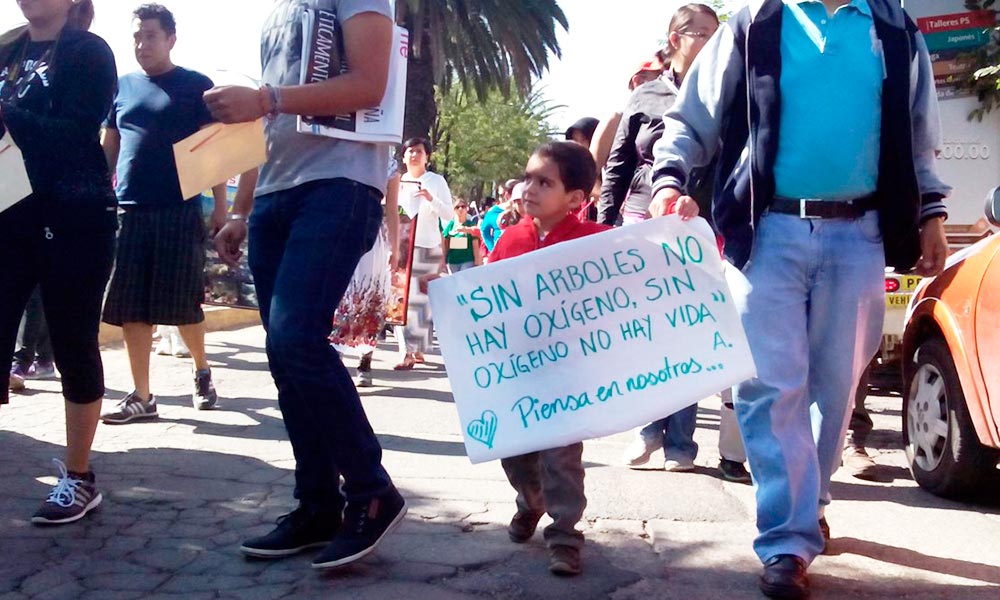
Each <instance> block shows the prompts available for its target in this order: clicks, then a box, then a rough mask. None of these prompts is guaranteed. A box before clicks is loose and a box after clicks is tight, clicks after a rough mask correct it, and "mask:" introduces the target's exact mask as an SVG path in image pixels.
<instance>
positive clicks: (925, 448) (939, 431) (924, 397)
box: [906, 364, 948, 471]
mask: <svg viewBox="0 0 1000 600" xmlns="http://www.w3.org/2000/svg"><path fill="white" fill-rule="evenodd" d="M907 413H908V414H907V419H906V428H907V433H908V434H909V439H910V451H911V455H912V456H913V462H914V463H916V465H917V466H918V467H920V469H921V470H923V471H933V470H934V469H935V468H937V466H938V464H940V462H941V457H942V456H943V455H944V450H945V444H947V442H948V399H947V393H946V392H945V385H944V377H942V376H941V372H940V371H939V370H938V369H937V368H936V367H935V366H933V365H930V364H925V365H921V366H920V368H919V369H917V372H916V374H915V375H914V376H913V386H912V388H911V391H910V401H909V409H908V411H907Z"/></svg>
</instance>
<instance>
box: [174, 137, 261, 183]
mask: <svg viewBox="0 0 1000 600" xmlns="http://www.w3.org/2000/svg"><path fill="white" fill-rule="evenodd" d="M266 160H267V148H266V145H265V142H264V120H263V119H257V120H256V121H254V122H252V123H234V124H231V125H224V124H222V123H214V124H212V125H209V126H208V127H206V128H205V129H202V130H201V131H199V132H197V133H195V134H194V135H191V136H189V137H186V138H184V139H183V140H181V141H179V142H177V143H176V144H174V161H175V162H176V163H177V177H178V178H179V179H180V184H181V194H183V196H184V198H192V197H194V196H197V195H198V194H200V193H202V192H204V191H206V190H209V189H211V188H212V187H213V186H216V185H219V184H220V183H225V182H227V181H229V178H230V177H233V176H234V175H239V174H240V173H243V172H245V171H249V170H251V169H254V168H256V167H259V166H260V165H262V164H264V162H265V161H266Z"/></svg>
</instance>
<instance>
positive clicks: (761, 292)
mask: <svg viewBox="0 0 1000 600" xmlns="http://www.w3.org/2000/svg"><path fill="white" fill-rule="evenodd" d="M884 271H885V262H884V258H883V251H882V239H881V236H880V234H879V228H878V216H877V215H876V213H875V212H874V211H869V212H868V213H866V214H865V215H864V216H863V217H862V218H860V219H855V220H850V219H831V220H812V219H800V218H799V217H797V216H794V215H786V214H776V213H767V214H765V215H764V216H763V218H762V219H761V222H760V224H759V225H758V227H757V231H756V238H755V242H754V249H753V253H752V255H751V257H750V262H748V263H747V265H746V267H745V268H744V274H745V275H746V276H747V279H748V280H749V283H750V287H749V289H748V290H744V291H743V292H742V293H740V292H737V291H735V290H734V302H735V303H736V306H737V308H738V309H739V311H740V314H741V317H742V320H743V326H744V328H745V329H746V333H747V338H748V340H749V342H750V351H751V353H752V354H753V358H754V362H755V363H756V365H757V377H756V378H754V379H751V380H748V381H745V382H743V383H741V384H739V385H738V386H736V390H735V391H736V398H735V404H736V414H737V417H738V418H739V423H740V430H741V431H742V433H743V439H744V442H745V443H746V449H747V457H748V459H749V461H750V470H751V471H752V472H753V477H754V483H755V485H756V494H757V529H758V532H759V534H758V536H757V539H756V540H755V541H754V550H755V551H756V552H757V555H758V556H759V557H760V559H761V561H763V562H766V561H767V560H769V559H770V558H772V557H774V556H776V555H778V554H794V555H796V556H799V557H801V558H802V559H804V560H805V561H806V562H807V563H808V562H810V561H812V559H813V558H815V557H816V555H817V554H819V553H820V552H821V551H822V549H823V537H822V534H821V533H820V529H819V524H818V520H819V518H820V517H821V516H822V511H823V508H824V507H825V506H826V505H827V504H829V502H830V476H831V475H833V472H834V471H835V470H836V469H837V467H838V466H839V465H840V456H841V452H842V450H843V443H844V434H845V431H846V428H847V419H848V417H849V416H850V408H851V406H853V401H854V389H855V387H856V386H857V383H858V378H859V377H860V376H861V373H862V371H863V370H864V368H865V366H866V365H867V363H868V361H869V359H871V357H872V356H873V355H874V353H875V350H876V348H877V347H878V343H879V338H880V336H881V332H882V319H883V317H884V306H885V304H884V303H885V300H884V287H883V286H884V283H883V279H884V275H885V273H884Z"/></svg>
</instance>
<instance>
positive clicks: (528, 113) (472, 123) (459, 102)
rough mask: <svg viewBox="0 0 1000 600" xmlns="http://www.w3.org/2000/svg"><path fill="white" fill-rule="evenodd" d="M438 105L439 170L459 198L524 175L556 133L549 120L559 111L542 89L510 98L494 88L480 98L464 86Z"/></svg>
mask: <svg viewBox="0 0 1000 600" xmlns="http://www.w3.org/2000/svg"><path fill="white" fill-rule="evenodd" d="M437 103H438V107H439V109H438V110H439V112H438V118H437V121H436V123H435V124H434V128H433V131H432V136H431V137H432V141H433V142H434V146H435V153H434V162H435V166H436V167H437V170H438V172H440V173H441V174H442V175H444V176H445V177H446V178H447V179H448V182H449V185H450V186H451V189H452V192H453V193H454V194H456V195H460V196H463V197H466V198H468V199H470V200H478V199H479V198H481V197H483V196H484V195H488V194H489V193H490V191H491V188H492V186H493V185H494V184H495V183H498V182H503V181H506V180H507V179H510V178H512V177H517V176H519V175H520V174H521V173H522V172H523V171H524V165H525V163H527V161H528V157H529V156H530V155H531V152H532V151H533V150H534V149H535V148H536V147H537V146H538V145H539V144H541V143H542V142H544V141H546V140H547V139H548V137H549V136H550V135H551V134H552V133H553V131H552V129H551V128H550V127H549V125H548V123H547V120H548V118H549V116H550V115H551V114H552V111H553V110H554V109H555V108H557V107H554V106H552V105H550V104H549V103H548V102H547V101H546V100H544V99H543V98H542V96H541V94H540V93H539V92H537V91H536V92H529V93H528V94H525V95H522V94H521V93H520V92H517V91H516V90H513V91H511V92H510V94H509V95H508V96H506V97H505V95H504V94H503V93H502V92H501V91H500V90H498V89H493V90H488V91H487V92H486V95H485V96H484V97H483V99H482V100H480V99H479V97H478V96H476V95H472V94H470V93H468V92H466V91H465V90H463V89H462V88H461V87H459V86H455V87H452V88H450V89H448V90H443V89H439V90H438V96H437Z"/></svg>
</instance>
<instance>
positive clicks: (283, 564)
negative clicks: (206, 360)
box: [0, 327, 1000, 600]
mask: <svg viewBox="0 0 1000 600" xmlns="http://www.w3.org/2000/svg"><path fill="white" fill-rule="evenodd" d="M262 345H263V332H262V330H261V329H260V328H259V327H251V328H246V329H241V330H237V331H228V332H216V333H212V334H210V335H209V352H210V355H211V359H212V361H213V366H214V373H215V379H216V385H217V387H218V389H219V391H220V393H221V395H222V397H223V401H222V404H221V407H220V409H219V410H216V411H211V412H198V411H195V410H194V409H192V408H191V406H190V401H189V400H188V397H187V396H186V394H188V393H190V391H189V388H190V385H191V383H190V371H189V369H190V366H189V363H188V362H187V361H184V360H181V359H176V358H173V357H154V359H153V389H154V393H158V394H159V395H160V418H159V419H158V420H157V421H155V422H148V423H135V424H130V425H126V426H118V427H112V426H101V427H100V429H99V431H98V437H97V442H96V444H95V455H94V468H95V470H96V472H97V476H98V481H99V483H100V486H101V489H102V491H103V492H104V495H105V501H104V504H103V505H102V506H101V507H100V508H99V509H98V510H97V511H95V512H94V513H93V514H92V515H90V516H88V517H87V518H86V519H85V520H84V521H81V522H79V523H77V524H73V525H68V526H63V527H59V528H52V529H43V528H37V527H33V526H31V525H30V524H29V523H28V518H29V517H30V515H31V513H32V512H33V511H34V509H35V508H36V506H37V504H38V502H40V501H41V499H42V498H43V497H44V496H45V494H46V493H47V491H48V487H47V486H48V485H51V483H52V482H53V478H52V477H51V475H52V474H53V471H52V470H51V466H50V465H49V459H50V458H52V457H58V456H60V455H61V445H62V441H63V436H64V434H63V429H62V428H63V418H62V402H61V399H60V397H59V395H58V393H57V392H58V389H59V388H58V383H57V382H55V381H41V382H31V386H30V387H31V390H30V391H29V392H28V393H27V394H26V395H19V396H15V397H14V398H13V401H12V404H11V405H9V406H4V407H3V408H2V409H0V481H2V486H0V556H2V561H3V567H0V600H6V599H8V598H9V599H15V598H17V599H20V598H73V599H77V598H101V599H102V600H103V599H108V598H174V597H176V598H185V599H192V598H241V599H242V598H312V597H325V598H339V597H342V598H432V599H438V598H440V599H445V600H447V599H452V598H511V599H513V598H524V599H535V598H538V599H542V598H546V599H552V598H572V599H573V600H583V599H588V598H613V599H616V600H621V599H633V598H634V599H636V600H640V599H641V600H647V599H649V598H684V599H688V598H691V599H702V598H704V599H715V598H727V599H728V598H757V597H759V593H758V592H757V589H756V576H757V574H758V571H759V568H760V567H759V564H758V561H757V559H756V557H755V556H754V555H753V552H752V550H751V541H752V539H753V535H754V531H755V529H754V525H753V514H754V499H753V491H752V488H751V487H750V486H746V485H739V484H734V483H730V482H726V481H723V480H722V479H720V478H719V477H718V475H717V472H716V469H715V467H716V465H717V463H718V453H717V440H718V432H717V428H718V401H717V400H716V399H708V400H706V401H705V402H703V403H702V404H701V411H700V414H699V419H698V424H699V428H698V431H697V434H696V440H697V441H698V443H699V444H700V446H701V451H700V453H699V456H698V459H697V461H696V462H697V465H698V468H697V469H696V470H695V471H694V472H692V473H666V472H663V471H658V470H646V471H630V470H628V469H625V468H623V467H621V466H619V460H620V456H621V452H622V450H623V449H624V447H625V446H626V445H627V444H628V442H629V441H630V440H631V435H630V434H629V433H623V434H619V435H615V436H611V437H608V438H603V439H600V440H593V441H590V442H588V443H587V444H586V450H585V453H584V460H585V463H586V467H587V479H586V487H587V496H588V501H589V504H588V508H587V512H586V518H585V522H584V523H582V524H581V528H582V529H583V530H584V532H585V534H586V536H587V546H586V548H585V550H584V570H585V571H584V574H583V575H582V576H581V577H578V578H575V579H570V580H566V579H557V578H555V577H553V576H551V575H549V573H548V571H547V570H546V557H545V549H544V546H543V543H542V541H541V539H540V538H541V536H540V535H536V537H535V539H534V540H533V541H532V542H531V543H529V544H527V545H524V546H517V545H514V544H511V543H510V542H509V541H507V539H506V532H505V526H506V523H507V521H508V520H509V519H510V516H511V515H512V513H513V510H514V504H513V492H512V490H511V489H510V487H509V485H508V484H507V482H506V479H505V478H504V475H503V471H502V470H501V468H500V466H499V464H497V463H488V464H483V465H472V464H470V463H469V461H468V459H467V458H466V457H465V455H464V449H463V445H462V439H461V436H460V433H459V424H458V419H457V416H456V411H455V406H454V404H453V402H452V398H451V395H450V393H449V391H448V384H447V378H446V376H445V373H444V368H443V366H442V365H441V363H440V358H439V357H436V356H432V357H430V358H431V361H430V363H429V364H428V365H426V366H424V367H421V368H418V369H417V370H415V371H411V372H406V373H400V372H393V371H392V370H391V368H390V367H391V365H392V364H393V362H395V361H394V359H395V355H394V353H392V352H391V351H390V347H389V346H385V347H383V349H381V350H380V351H379V352H377V353H376V362H375V369H376V373H375V376H376V384H377V385H378V386H379V387H374V388H371V389H368V390H364V391H363V393H362V395H363V399H364V403H365V407H366V409H367V411H368V414H369V416H370V419H371V421H372V424H373V426H374V428H375V430H376V432H377V433H378V435H379V437H380V439H381V441H382V443H383V446H384V448H385V455H384V462H385V465H386V467H387V468H388V470H389V472H390V473H391V474H392V476H393V478H394V480H395V481H396V483H397V485H398V486H399V488H400V489H401V490H402V492H403V493H404V495H405V496H406V497H407V499H408V502H409V505H410V513H409V515H408V517H407V519H406V522H405V524H404V526H403V527H402V528H401V529H400V531H399V532H398V533H396V534H393V535H392V536H391V537H389V538H387V539H386V541H385V543H384V545H383V546H382V547H380V549H379V550H378V552H377V553H376V554H375V555H373V556H371V557H369V558H367V559H365V560H364V561H362V562H361V563H359V564H356V565H354V566H351V567H348V568H345V569H343V570H342V571H338V572H335V573H333V574H327V575H321V574H318V573H316V572H313V571H312V570H311V569H310V568H309V564H308V561H309V557H307V556H302V557H296V558H292V559H287V560H283V561H278V562H268V561H249V560H245V559H244V558H242V557H241V556H240V555H239V553H238V551H237V548H238V546H239V542H240V540H242V539H243V538H244V537H246V536H248V535H254V534H257V533H260V532H263V531H266V530H268V529H269V528H270V527H271V526H272V524H273V521H274V519H275V518H276V517H278V516H279V515H281V514H282V513H284V512H287V511H288V510H289V509H290V508H292V506H293V500H292V497H291V491H292V488H291V486H292V468H293V461H292V455H291V449H290V447H289V444H288V443H287V441H286V439H285V434H284V429H283V427H282V424H281V420H280V413H279V411H278V409H277V403H276V392H275V390H274V387H273V385H272V384H271V381H270V378H269V375H268V373H267V371H266V361H265V357H264V355H263V352H262V350H261V348H262ZM104 358H105V364H106V371H107V382H108V387H109V392H108V397H109V398H111V399H118V398H121V397H122V396H124V394H125V393H126V392H128V391H129V390H131V385H130V383H129V382H130V379H129V375H128V364H127V361H126V359H125V355H124V352H123V351H122V350H121V349H120V348H118V349H116V348H112V349H107V350H106V351H105V352H104ZM869 401H870V402H869V403H870V406H871V408H872V410H873V416H874V420H875V428H876V430H875V432H874V434H873V435H872V439H871V445H872V453H873V455H874V456H875V460H876V461H877V462H878V464H879V475H880V481H878V482H865V481H860V480H855V479H852V478H851V477H850V476H848V475H846V474H844V473H838V474H837V476H836V477H835V479H836V483H835V485H834V488H833V491H834V494H835V496H836V499H835V501H834V503H833V505H832V506H831V507H830V508H829V510H828V512H827V517H828V519H829V521H830V525H831V527H832V532H833V540H832V543H831V546H830V554H829V555H827V556H822V557H820V558H818V559H817V560H816V561H815V562H814V563H813V566H812V568H811V569H810V573H811V577H812V581H813V588H814V593H813V597H814V598H836V599H840V598H889V597H893V598H907V599H909V598H914V599H916V598H919V599H924V598H927V599H930V598H947V599H952V598H984V599H985V598H991V599H992V598H998V597H1000V494H996V495H994V496H992V498H989V499H986V500H984V501H983V502H980V503H979V504H961V503H957V502H951V501H946V500H941V499H938V498H935V497H933V496H931V495H929V494H927V493H925V492H923V491H922V490H920V489H919V488H917V487H916V484H915V483H914V482H913V481H912V480H911V478H910V477H909V474H908V472H907V470H906V468H905V459H904V456H903V453H902V450H901V448H900V433H899V430H900V422H901V418H900V413H899V411H900V399H899V398H898V397H895V398H894V397H880V396H872V397H870V398H869ZM112 403H113V402H112V400H108V401H107V405H108V406H110V405H111V404H112ZM543 524H544V521H543Z"/></svg>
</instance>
